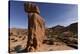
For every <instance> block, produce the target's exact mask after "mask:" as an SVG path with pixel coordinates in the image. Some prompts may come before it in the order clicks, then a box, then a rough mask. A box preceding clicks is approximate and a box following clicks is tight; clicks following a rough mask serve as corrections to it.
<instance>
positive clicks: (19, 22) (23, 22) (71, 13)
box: [9, 1, 78, 28]
mask: <svg viewBox="0 0 80 54" xmlns="http://www.w3.org/2000/svg"><path fill="white" fill-rule="evenodd" d="M36 5H38V6H39V8H40V12H41V13H40V15H41V16H42V17H43V18H44V19H45V25H46V27H53V26H56V25H62V26H68V25H69V24H71V23H75V22H77V21H78V7H77V5H76V4H58V3H36ZM9 8H10V14H9V16H10V17H9V19H10V28H27V27H28V17H27V13H25V11H24V2H22V1H10V5H9Z"/></svg>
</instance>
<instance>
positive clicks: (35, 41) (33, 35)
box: [24, 3, 45, 51]
mask: <svg viewBox="0 0 80 54" xmlns="http://www.w3.org/2000/svg"><path fill="white" fill-rule="evenodd" d="M24 9H25V12H26V13H28V41H27V51H38V50H39V49H40V48H41V47H42V41H43V39H44V36H45V21H44V19H43V18H42V17H41V16H40V10H39V7H38V6H37V5H35V4H34V3H25V4H24Z"/></svg>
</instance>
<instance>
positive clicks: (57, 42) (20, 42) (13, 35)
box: [9, 28, 77, 53]
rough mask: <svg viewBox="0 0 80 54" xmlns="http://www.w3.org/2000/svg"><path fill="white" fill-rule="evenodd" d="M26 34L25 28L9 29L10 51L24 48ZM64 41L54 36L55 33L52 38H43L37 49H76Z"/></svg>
mask: <svg viewBox="0 0 80 54" xmlns="http://www.w3.org/2000/svg"><path fill="white" fill-rule="evenodd" d="M27 34H28V33H27V29H16V28H13V29H10V35H9V52H10V53H17V52H20V51H22V50H24V49H25V48H26V46H27ZM65 42H66V41H65ZM65 42H64V41H63V39H60V38H56V35H54V37H53V38H52V39H51V38H49V37H48V38H45V39H44V41H43V45H42V47H41V48H40V49H39V50H37V51H38V52H42V51H61V50H74V49H76V48H74V47H71V46H69V45H67V43H65ZM72 45H73V43H72ZM76 45H77V44H76Z"/></svg>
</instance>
